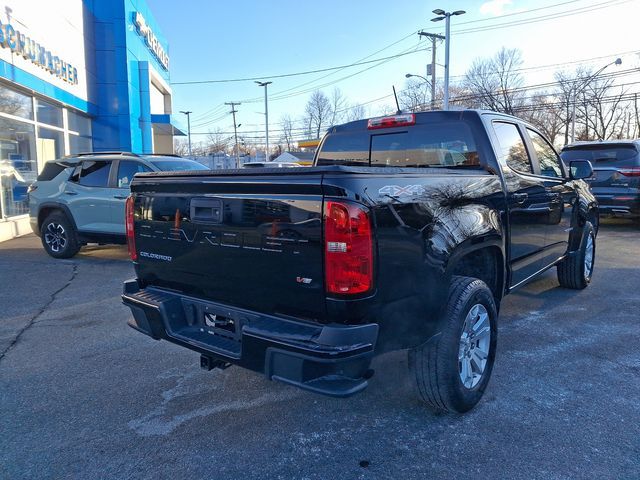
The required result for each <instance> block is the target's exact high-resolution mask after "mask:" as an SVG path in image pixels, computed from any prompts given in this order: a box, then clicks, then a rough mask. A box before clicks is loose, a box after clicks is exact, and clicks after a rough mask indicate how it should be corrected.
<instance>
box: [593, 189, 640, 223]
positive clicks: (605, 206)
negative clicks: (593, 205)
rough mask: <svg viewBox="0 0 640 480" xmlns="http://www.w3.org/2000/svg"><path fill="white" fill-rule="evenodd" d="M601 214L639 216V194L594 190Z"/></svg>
mask: <svg viewBox="0 0 640 480" xmlns="http://www.w3.org/2000/svg"><path fill="white" fill-rule="evenodd" d="M595 197H596V199H597V200H598V211H599V212H600V214H601V215H613V216H616V217H640V194H638V193H600V192H595Z"/></svg>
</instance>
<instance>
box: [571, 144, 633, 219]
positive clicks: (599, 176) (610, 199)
mask: <svg viewBox="0 0 640 480" xmlns="http://www.w3.org/2000/svg"><path fill="white" fill-rule="evenodd" d="M560 156H561V157H562V159H563V160H564V162H565V163H566V164H568V163H569V162H570V161H571V160H589V161H590V162H591V164H592V165H593V171H594V177H593V179H591V180H589V183H590V184H591V189H592V191H593V193H594V195H595V196H596V198H597V199H598V203H599V204H600V214H601V215H614V216H620V217H628V218H635V219H640V140H609V141H599V142H576V143H573V144H571V145H567V146H566V147H564V148H563V149H562V153H561V154H560Z"/></svg>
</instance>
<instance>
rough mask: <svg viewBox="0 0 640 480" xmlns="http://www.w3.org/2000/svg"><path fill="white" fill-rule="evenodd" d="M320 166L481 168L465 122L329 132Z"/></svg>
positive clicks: (321, 150)
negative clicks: (383, 129) (391, 128)
mask: <svg viewBox="0 0 640 480" xmlns="http://www.w3.org/2000/svg"><path fill="white" fill-rule="evenodd" d="M317 165H318V166H321V165H345V166H371V167H418V168H420V167H423V168H424V167H440V168H481V166H480V158H479V156H478V151H477V149H476V144H475V141H474V138H473V135H472V133H471V129H470V128H469V126H468V125H467V124H466V123H464V122H446V123H437V124H430V125H416V126H412V127H408V128H407V129H406V130H397V129H394V131H391V132H388V133H382V132H379V131H378V132H375V133H370V132H368V131H352V132H337V133H331V134H329V135H327V137H326V138H325V140H324V143H323V144H322V146H321V148H320V151H319V152H318V160H317Z"/></svg>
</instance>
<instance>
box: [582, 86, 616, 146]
mask: <svg viewBox="0 0 640 480" xmlns="http://www.w3.org/2000/svg"><path fill="white" fill-rule="evenodd" d="M612 89H613V79H612V78H606V79H595V80H593V81H591V82H589V85H588V87H587V88H586V89H585V97H586V99H587V100H586V101H587V102H588V103H589V105H590V106H591V107H592V108H593V110H594V114H593V115H588V116H586V117H585V124H586V125H591V127H592V128H593V131H594V132H595V137H596V138H598V139H602V140H607V139H609V138H612V137H614V136H616V131H617V130H619V124H620V123H621V122H622V119H623V118H624V116H625V115H626V112H625V109H624V105H622V104H621V102H622V99H623V98H624V94H625V91H624V89H623V88H620V90H619V93H615V94H611V90H612Z"/></svg>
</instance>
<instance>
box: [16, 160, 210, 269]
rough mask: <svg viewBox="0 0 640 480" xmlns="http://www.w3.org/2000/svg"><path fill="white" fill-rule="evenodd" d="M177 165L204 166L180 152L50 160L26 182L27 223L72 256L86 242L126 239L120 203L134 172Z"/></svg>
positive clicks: (53, 251)
mask: <svg viewBox="0 0 640 480" xmlns="http://www.w3.org/2000/svg"><path fill="white" fill-rule="evenodd" d="M175 170H189V171H195V170H207V168H206V167H205V166H204V165H202V164H200V163H198V162H195V161H193V160H189V159H186V158H181V157H178V156H170V155H136V154H133V153H126V152H104V153H88V154H81V155H75V156H70V157H65V158H63V159H60V160H52V161H49V162H47V163H46V164H45V166H44V168H43V170H42V172H41V173H40V175H38V178H37V180H36V181H35V182H34V183H32V184H31V186H30V187H29V193H28V195H29V216H30V222H31V228H32V230H33V231H34V232H35V234H36V235H38V236H40V237H41V239H42V246H43V247H44V249H45V251H46V252H47V253H48V254H49V255H51V256H52V257H56V258H69V257H73V256H74V255H75V254H76V253H78V250H79V249H80V247H81V246H82V245H86V244H87V243H100V244H107V243H116V244H124V243H125V242H126V240H125V225H124V213H125V212H124V206H125V200H126V198H127V197H128V196H129V193H130V192H129V185H130V183H131V181H132V180H133V177H134V175H135V174H136V173H140V172H161V171H175Z"/></svg>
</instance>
